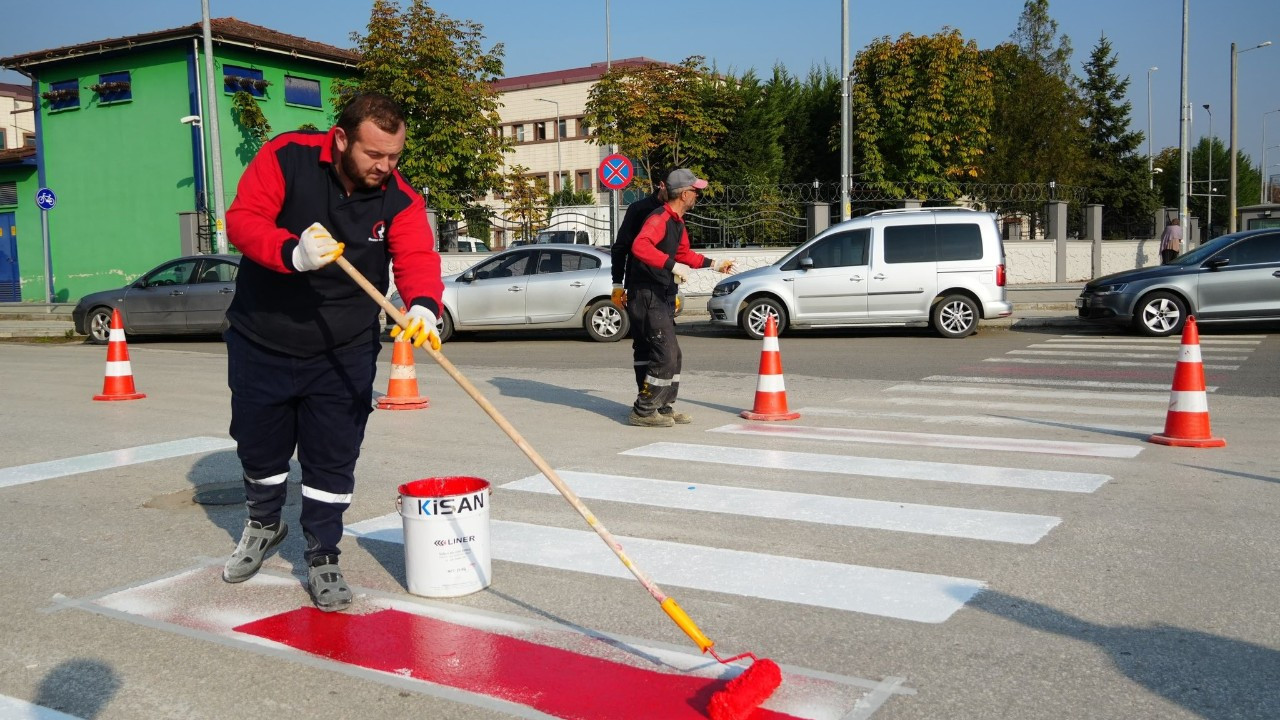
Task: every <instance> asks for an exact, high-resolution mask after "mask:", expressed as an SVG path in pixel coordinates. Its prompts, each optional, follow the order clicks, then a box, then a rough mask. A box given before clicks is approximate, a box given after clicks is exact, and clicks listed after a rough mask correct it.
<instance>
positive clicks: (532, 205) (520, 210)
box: [500, 165, 551, 240]
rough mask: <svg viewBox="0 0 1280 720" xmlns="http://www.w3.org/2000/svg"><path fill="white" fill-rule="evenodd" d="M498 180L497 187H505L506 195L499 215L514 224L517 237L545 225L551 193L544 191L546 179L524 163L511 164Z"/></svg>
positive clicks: (531, 232) (529, 234)
mask: <svg viewBox="0 0 1280 720" xmlns="http://www.w3.org/2000/svg"><path fill="white" fill-rule="evenodd" d="M500 182H501V183H502V185H501V187H504V188H506V199H507V205H506V208H505V209H504V210H503V219H504V220H506V221H507V222H508V223H511V224H513V225H516V226H518V227H517V229H516V232H515V235H516V236H517V239H521V240H528V239H530V238H532V237H533V234H534V232H536V231H537V230H538V229H539V228H543V227H546V224H547V220H548V219H549V218H550V216H551V211H550V207H551V196H550V194H549V193H548V192H547V181H546V179H545V178H543V177H542V176H535V175H530V174H529V168H527V167H525V166H524V165H511V166H509V167H508V168H507V172H506V174H505V175H503V177H502V178H501V181H500Z"/></svg>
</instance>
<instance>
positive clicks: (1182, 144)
mask: <svg viewBox="0 0 1280 720" xmlns="http://www.w3.org/2000/svg"><path fill="white" fill-rule="evenodd" d="M1190 15H1191V0H1182V92H1181V93H1180V95H1179V98H1178V224H1179V225H1181V226H1182V228H1183V232H1185V233H1187V234H1188V237H1187V245H1186V249H1187V250H1190V249H1191V244H1190V239H1191V238H1190V233H1191V230H1190V227H1189V225H1190V222H1189V220H1190V218H1189V217H1188V215H1187V164H1188V163H1187V133H1188V132H1189V131H1190V127H1189V125H1190V123H1191V117H1190V116H1191V101H1190V100H1188V99H1187V35H1188V33H1189V32H1190V22H1189V18H1190Z"/></svg>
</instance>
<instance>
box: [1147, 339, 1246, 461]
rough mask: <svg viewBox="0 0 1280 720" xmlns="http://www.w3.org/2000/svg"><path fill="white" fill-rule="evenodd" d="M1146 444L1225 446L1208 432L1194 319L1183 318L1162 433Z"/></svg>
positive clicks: (1205, 396) (1202, 372)
mask: <svg viewBox="0 0 1280 720" xmlns="http://www.w3.org/2000/svg"><path fill="white" fill-rule="evenodd" d="M1147 440H1148V442H1153V443H1157V444H1160V445H1172V446H1174V447H1196V448H1209V447H1225V446H1226V444H1227V441H1226V440H1223V439H1222V438H1216V437H1214V436H1213V433H1212V432H1211V431H1210V430H1209V396H1208V394H1207V393H1206V392H1205V386H1204V362H1203V361H1202V360H1201V359H1200V331H1199V330H1197V329H1196V319H1195V318H1194V317H1188V318H1187V324H1186V327H1184V328H1183V330H1182V348H1181V350H1179V352H1178V365H1177V367H1175V368H1174V370H1173V390H1172V392H1170V393H1169V413H1168V415H1166V416H1165V421H1164V432H1162V433H1156V434H1155V435H1152V436H1151V437H1150V438H1148V439H1147Z"/></svg>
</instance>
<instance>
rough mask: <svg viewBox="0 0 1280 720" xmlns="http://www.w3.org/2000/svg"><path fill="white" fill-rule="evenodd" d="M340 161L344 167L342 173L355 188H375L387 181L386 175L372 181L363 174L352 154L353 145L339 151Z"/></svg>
mask: <svg viewBox="0 0 1280 720" xmlns="http://www.w3.org/2000/svg"><path fill="white" fill-rule="evenodd" d="M338 163H339V164H340V166H341V167H342V175H343V177H345V178H346V179H347V180H349V181H350V182H351V186H352V189H353V190H357V191H359V190H374V189H376V188H378V187H380V186H381V185H382V183H383V182H385V181H386V178H385V177H384V178H383V179H382V180H379V181H376V182H375V181H371V180H370V179H369V178H368V176H366V175H363V174H361V172H360V168H359V167H358V166H357V165H356V161H355V158H354V157H352V156H351V147H350V146H348V147H347V149H346V150H345V151H344V152H341V153H339V158H338Z"/></svg>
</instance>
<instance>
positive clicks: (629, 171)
mask: <svg viewBox="0 0 1280 720" xmlns="http://www.w3.org/2000/svg"><path fill="white" fill-rule="evenodd" d="M599 175H600V184H602V185H604V186H605V187H607V188H609V189H610V190H621V189H623V188H625V187H626V186H628V185H630V184H631V180H632V179H633V178H634V177H635V170H634V168H633V167H632V166H631V161H630V160H628V159H627V156H626V155H619V154H617V153H614V154H613V155H610V156H609V157H607V158H605V159H604V160H602V161H601V162H600V171H599Z"/></svg>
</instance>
